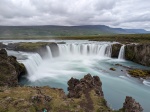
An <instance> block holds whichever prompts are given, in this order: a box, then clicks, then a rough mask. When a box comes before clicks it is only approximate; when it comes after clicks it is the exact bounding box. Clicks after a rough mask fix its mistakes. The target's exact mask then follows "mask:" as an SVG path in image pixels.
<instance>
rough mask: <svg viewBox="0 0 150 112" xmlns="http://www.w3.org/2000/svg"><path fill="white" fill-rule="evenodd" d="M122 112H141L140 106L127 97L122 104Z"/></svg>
mask: <svg viewBox="0 0 150 112" xmlns="http://www.w3.org/2000/svg"><path fill="white" fill-rule="evenodd" d="M123 110H124V112H143V108H142V107H141V105H140V104H139V103H138V102H136V101H135V99H133V98H132V97H129V96H127V97H126V99H125V102H124V104H123Z"/></svg>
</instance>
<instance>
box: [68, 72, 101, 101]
mask: <svg viewBox="0 0 150 112" xmlns="http://www.w3.org/2000/svg"><path fill="white" fill-rule="evenodd" d="M68 85H69V87H68V91H69V93H68V97H69V98H71V97H74V98H79V97H81V95H82V94H86V93H88V92H90V91H91V90H94V91H95V93H96V94H97V95H99V96H103V91H102V82H101V81H100V78H99V77H98V76H93V77H92V76H91V75H90V74H87V75H85V76H84V78H82V79H80V80H78V79H75V78H71V79H70V80H69V81H68Z"/></svg>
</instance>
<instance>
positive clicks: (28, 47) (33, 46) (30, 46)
mask: <svg viewBox="0 0 150 112" xmlns="http://www.w3.org/2000/svg"><path fill="white" fill-rule="evenodd" d="M46 45H48V43H46V42H37V43H31V42H28V43H25V42H21V43H17V48H18V49H20V50H24V51H35V50H38V49H39V48H42V47H45V46H46Z"/></svg>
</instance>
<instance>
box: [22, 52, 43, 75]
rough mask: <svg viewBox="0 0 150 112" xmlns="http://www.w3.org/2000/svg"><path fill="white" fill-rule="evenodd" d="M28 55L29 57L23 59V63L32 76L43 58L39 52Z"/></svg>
mask: <svg viewBox="0 0 150 112" xmlns="http://www.w3.org/2000/svg"><path fill="white" fill-rule="evenodd" d="M28 55H29V56H28V59H27V60H25V61H22V63H23V64H24V65H25V67H26V69H27V73H28V75H30V76H31V75H33V74H34V73H35V72H36V71H37V69H38V66H39V65H40V63H42V58H41V56H40V55H39V54H38V53H35V54H28Z"/></svg>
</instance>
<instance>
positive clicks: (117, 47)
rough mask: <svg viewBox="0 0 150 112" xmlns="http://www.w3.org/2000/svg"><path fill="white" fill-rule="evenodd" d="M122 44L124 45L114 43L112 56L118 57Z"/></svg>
mask: <svg viewBox="0 0 150 112" xmlns="http://www.w3.org/2000/svg"><path fill="white" fill-rule="evenodd" d="M121 46H122V45H121V44H113V45H112V54H111V57H112V58H118V55H119V51H120V48H121Z"/></svg>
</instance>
